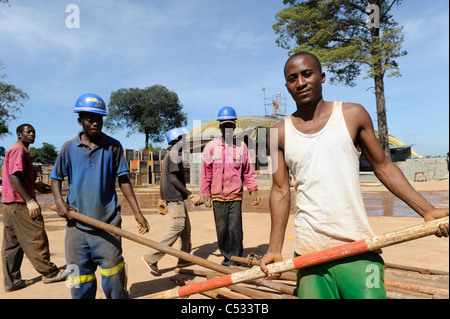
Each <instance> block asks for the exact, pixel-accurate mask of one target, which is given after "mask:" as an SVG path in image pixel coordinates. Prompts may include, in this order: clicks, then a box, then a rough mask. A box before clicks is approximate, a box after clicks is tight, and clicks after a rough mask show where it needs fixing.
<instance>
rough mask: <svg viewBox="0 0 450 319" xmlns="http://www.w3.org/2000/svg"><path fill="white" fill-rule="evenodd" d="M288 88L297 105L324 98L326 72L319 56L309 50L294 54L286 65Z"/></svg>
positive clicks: (315, 101)
mask: <svg viewBox="0 0 450 319" xmlns="http://www.w3.org/2000/svg"><path fill="white" fill-rule="evenodd" d="M284 76H285V79H286V84H285V85H286V88H287V90H288V92H289V94H291V96H292V98H293V99H294V101H295V102H296V103H297V105H301V104H305V105H308V104H313V103H317V102H318V101H319V100H320V99H322V84H323V83H325V73H324V72H322V66H321V64H320V61H319V60H318V59H317V57H316V56H315V55H313V54H311V53H309V52H298V53H296V54H294V55H292V56H291V57H290V58H289V59H288V60H287V61H286V64H285V66H284Z"/></svg>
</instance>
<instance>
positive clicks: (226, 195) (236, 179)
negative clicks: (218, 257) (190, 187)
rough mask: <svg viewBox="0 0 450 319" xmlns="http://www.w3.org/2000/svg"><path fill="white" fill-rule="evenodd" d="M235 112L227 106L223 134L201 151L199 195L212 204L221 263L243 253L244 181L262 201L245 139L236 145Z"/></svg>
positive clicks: (221, 114)
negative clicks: (234, 133) (234, 135)
mask: <svg viewBox="0 0 450 319" xmlns="http://www.w3.org/2000/svg"><path fill="white" fill-rule="evenodd" d="M236 119H237V117H236V112H235V110H234V109H233V108H231V107H229V106H225V107H223V108H222V109H220V111H219V116H218V120H219V121H220V130H221V132H222V136H221V137H219V138H217V139H215V140H213V141H211V142H209V143H208V144H207V145H206V146H205V149H204V150H203V155H202V169H201V174H200V196H202V197H204V199H203V201H204V203H205V206H206V207H211V206H213V210H214V220H215V223H216V233H217V241H218V245H219V250H220V252H221V253H222V255H223V256H224V260H223V261H222V265H226V266H230V265H234V264H237V263H236V262H233V261H231V260H230V258H231V256H238V257H240V256H242V252H243V231H242V194H243V184H244V183H245V186H246V187H247V189H248V191H249V192H250V194H252V193H253V194H254V195H255V197H256V200H255V204H256V205H258V204H259V197H258V193H257V191H258V180H257V177H256V173H255V170H254V168H253V166H252V163H251V162H250V159H249V155H248V149H247V146H246V145H245V143H244V142H241V143H240V145H236V139H235V138H234V137H233V132H234V129H235V128H236Z"/></svg>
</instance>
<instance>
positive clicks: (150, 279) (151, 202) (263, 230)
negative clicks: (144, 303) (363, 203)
mask: <svg viewBox="0 0 450 319" xmlns="http://www.w3.org/2000/svg"><path fill="white" fill-rule="evenodd" d="M372 185H374V186H368V185H366V184H364V185H363V184H362V190H363V193H365V194H366V193H372V194H379V195H380V194H381V195H382V196H384V195H386V194H387V193H388V192H387V191H386V189H385V188H384V187H383V186H376V184H372ZM413 186H414V187H415V188H416V189H417V190H419V191H420V192H423V193H424V194H427V193H428V192H438V193H440V194H441V195H442V194H443V196H441V197H440V199H439V202H437V203H434V204H435V205H436V206H437V207H442V208H448V190H449V181H448V179H445V180H441V181H433V182H426V183H413ZM194 190H195V189H194ZM269 190H270V187H269V186H268V185H267V186H266V187H261V190H260V191H259V193H260V195H261V205H260V206H258V207H255V206H252V205H250V203H249V202H250V200H249V198H248V197H247V196H245V197H244V206H243V212H244V213H243V225H244V256H247V255H248V254H250V253H256V254H258V255H263V254H264V253H265V251H266V250H267V247H268V241H269V233H270V214H269V210H268V195H269ZM135 193H136V195H137V198H138V201H139V203H140V207H141V208H142V211H143V213H144V215H145V217H146V218H147V220H148V221H149V223H150V226H151V230H150V232H149V233H148V234H146V235H145V237H146V238H149V239H151V240H154V241H158V240H159V239H161V238H162V236H163V235H164V233H165V232H166V230H167V229H168V228H169V226H170V220H169V217H168V216H163V215H160V214H158V213H157V209H156V207H155V205H156V201H157V199H158V193H159V189H158V188H149V187H145V188H144V187H139V188H135ZM38 200H40V202H41V206H42V207H43V212H42V213H43V215H44V219H45V227H46V230H47V234H48V237H49V241H50V251H51V260H52V261H53V262H54V263H55V264H56V265H58V266H59V267H63V266H65V265H66V262H65V255H64V236H65V221H64V220H63V219H61V218H59V217H58V216H57V214H56V213H55V212H53V211H51V210H49V209H48V208H47V206H48V205H49V204H51V203H52V201H53V198H52V197H51V195H48V196H46V197H43V196H40V197H39V198H38ZM119 200H120V201H121V203H122V207H123V213H122V215H123V225H122V228H123V229H125V230H127V231H130V232H133V233H135V234H137V225H136V222H135V221H134V218H133V216H132V215H131V214H130V210H129V208H128V206H127V204H126V203H125V202H124V198H123V196H122V195H121V194H119ZM187 206H188V210H189V216H190V220H191V225H192V254H194V255H196V256H199V257H202V258H205V259H208V260H210V261H212V262H216V263H220V262H221V261H222V257H221V255H220V252H219V251H218V249H217V239H216V233H215V225H214V220H213V213H212V210H210V209H206V208H195V207H194V206H193V205H192V204H191V203H189V202H187ZM368 206H372V205H368ZM375 206H376V205H375ZM371 209H373V207H368V212H369V211H370V210H371ZM369 215H370V214H369ZM388 215H389V214H388ZM293 218H294V214H292V213H291V216H290V219H289V224H288V228H287V233H286V239H285V244H284V248H283V256H284V257H285V258H292V255H293V245H294V240H293V239H294V236H295V235H294V226H293ZM369 221H370V224H371V226H372V228H373V230H374V232H375V233H376V234H377V235H379V234H383V233H386V232H390V231H394V230H399V229H402V228H405V227H408V226H412V225H415V224H419V223H421V222H422V219H421V218H420V217H396V216H395V213H394V214H393V216H369ZM0 236H1V238H3V225H2V220H1V215H0ZM174 248H178V243H175V245H174ZM147 250H148V248H147V247H145V246H143V245H141V244H137V243H135V242H132V241H130V240H128V239H124V240H123V251H124V252H123V255H124V258H125V261H126V263H127V266H128V289H129V291H130V296H131V298H135V299H136V298H137V299H143V298H146V296H148V295H150V294H152V293H156V292H160V291H164V290H167V289H170V288H173V287H176V284H175V283H173V282H172V281H171V280H170V277H172V276H175V275H177V274H176V273H175V265H176V263H177V258H176V257H174V256H170V255H166V256H165V257H164V258H163V259H162V260H161V261H160V262H159V264H158V266H159V268H160V270H161V271H162V276H160V277H155V276H153V275H151V274H150V272H149V270H148V268H147V267H146V266H145V265H144V264H143V262H142V261H141V256H142V255H143V254H144V253H145V252H146V251H147ZM382 257H383V258H384V260H385V262H386V263H392V264H399V265H405V266H414V267H420V268H425V269H431V270H439V271H444V272H448V271H449V240H448V238H446V239H439V238H437V237H435V236H430V237H427V238H422V239H418V240H415V241H411V242H408V243H403V244H399V245H396V246H391V247H387V248H384V249H383V254H382ZM189 268H190V269H202V268H201V267H200V266H197V265H195V266H191V267H189ZM21 270H22V278H23V279H32V280H33V282H34V283H33V284H32V285H30V286H28V287H26V288H24V289H22V290H18V291H14V292H10V293H5V292H4V291H3V289H0V299H70V292H69V290H68V289H67V287H66V283H65V282H59V283H53V284H48V285H45V284H43V283H42V281H41V276H40V275H39V274H38V273H37V272H36V270H35V269H34V268H33V267H32V266H31V264H30V262H29V261H28V259H27V258H24V261H23V265H22V268H21ZM178 276H179V275H178ZM100 278H101V275H100V273H99V271H98V270H97V280H98V292H97V298H104V295H103V292H102V289H101V284H100V280H101V279H100ZM0 285H1V286H2V287H3V276H1V277H0ZM189 298H192V299H199V298H205V297H203V296H200V295H193V296H190V297H189Z"/></svg>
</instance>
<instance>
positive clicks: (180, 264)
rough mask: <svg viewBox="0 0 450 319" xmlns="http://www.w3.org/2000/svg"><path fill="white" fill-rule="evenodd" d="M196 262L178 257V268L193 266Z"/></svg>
mask: <svg viewBox="0 0 450 319" xmlns="http://www.w3.org/2000/svg"><path fill="white" fill-rule="evenodd" d="M193 264H194V263H192V262H190V261H187V260H184V259H178V263H177V268H184V267H188V266H192V265H193Z"/></svg>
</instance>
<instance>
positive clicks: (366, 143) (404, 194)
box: [358, 108, 449, 237]
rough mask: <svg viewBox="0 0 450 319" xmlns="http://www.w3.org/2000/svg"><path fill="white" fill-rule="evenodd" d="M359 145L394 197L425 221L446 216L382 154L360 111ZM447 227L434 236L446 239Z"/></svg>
mask: <svg viewBox="0 0 450 319" xmlns="http://www.w3.org/2000/svg"><path fill="white" fill-rule="evenodd" d="M358 118H360V132H359V145H360V147H361V151H362V153H363V154H364V156H365V157H366V158H367V160H368V161H369V163H370V165H371V166H372V168H373V171H374V173H375V175H376V176H377V177H378V179H379V180H380V181H381V182H382V183H383V185H384V186H386V188H387V189H388V190H389V191H390V192H391V193H393V194H394V195H395V196H397V197H398V198H400V199H401V200H402V201H404V202H405V203H406V204H407V205H409V206H410V207H411V208H412V209H413V210H414V211H415V212H417V213H418V214H419V215H420V216H422V217H423V218H424V219H425V221H430V220H433V219H437V218H441V217H445V216H448V209H446V210H444V209H436V208H435V207H434V206H433V205H432V204H430V203H429V202H428V201H427V200H426V199H425V198H424V197H423V196H422V195H421V194H420V193H419V192H417V191H416V190H415V189H414V188H413V187H412V185H411V184H410V183H409V181H408V180H407V179H406V177H405V175H404V174H403V172H402V171H401V170H400V168H398V166H397V165H395V164H394V163H393V162H392V161H391V160H390V159H389V158H388V157H387V156H386V154H385V153H384V151H383V149H382V148H381V146H380V144H379V143H378V140H377V139H376V137H375V133H374V128H373V124H372V120H371V118H370V116H369V114H368V113H367V112H366V111H365V110H364V109H363V108H361V110H360V116H359V117H358ZM448 232H449V225H448V224H446V225H442V226H441V227H440V230H438V232H437V233H436V236H438V237H441V236H445V237H448Z"/></svg>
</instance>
